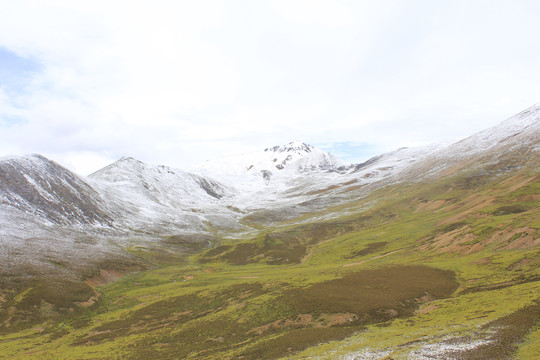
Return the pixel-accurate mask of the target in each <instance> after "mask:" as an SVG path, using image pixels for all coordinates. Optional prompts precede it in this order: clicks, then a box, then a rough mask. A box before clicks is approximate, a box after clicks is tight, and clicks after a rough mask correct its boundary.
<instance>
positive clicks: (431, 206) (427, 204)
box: [415, 200, 448, 212]
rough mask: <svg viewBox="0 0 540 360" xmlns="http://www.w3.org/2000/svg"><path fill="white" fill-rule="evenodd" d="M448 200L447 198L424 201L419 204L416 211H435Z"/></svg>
mask: <svg viewBox="0 0 540 360" xmlns="http://www.w3.org/2000/svg"><path fill="white" fill-rule="evenodd" d="M447 203H448V202H447V201H446V200H431V201H424V202H421V203H420V204H418V206H417V207H416V211H415V212H421V211H435V210H438V209H440V208H441V207H443V206H444V205H446V204H447Z"/></svg>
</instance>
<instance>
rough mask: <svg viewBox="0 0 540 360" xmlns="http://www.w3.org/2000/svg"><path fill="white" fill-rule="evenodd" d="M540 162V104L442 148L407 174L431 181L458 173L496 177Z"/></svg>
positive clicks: (412, 167)
mask: <svg viewBox="0 0 540 360" xmlns="http://www.w3.org/2000/svg"><path fill="white" fill-rule="evenodd" d="M539 162H540V104H536V105H533V106H531V107H530V108H528V109H526V110H524V111H522V112H520V113H519V114H517V115H515V116H512V117H511V118H509V119H507V120H504V121H502V122H501V123H499V124H497V125H496V126H493V127H491V128H489V129H486V130H484V131H481V132H479V133H476V134H474V135H472V136H469V137H467V138H465V139H463V140H461V141H458V142H455V143H453V144H450V145H448V146H446V147H442V148H441V149H439V150H438V151H435V152H433V153H432V154H430V156H428V157H426V158H425V159H424V160H423V161H422V162H418V163H417V164H415V165H414V166H411V167H409V168H408V169H407V171H406V174H405V175H406V176H408V177H416V178H418V179H424V178H425V179H429V177H431V176H446V175H451V174H452V173H456V172H458V171H476V172H478V173H479V174H484V175H485V176H487V175H490V174H491V175H493V174H497V173H501V172H507V171H510V170H512V169H516V168H520V167H524V166H529V167H531V168H534V167H535V166H537V165H538V163H539Z"/></svg>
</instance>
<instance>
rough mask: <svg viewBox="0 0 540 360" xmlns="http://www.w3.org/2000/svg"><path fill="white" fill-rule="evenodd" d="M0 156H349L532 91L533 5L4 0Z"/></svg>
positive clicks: (412, 142)
mask: <svg viewBox="0 0 540 360" xmlns="http://www.w3.org/2000/svg"><path fill="white" fill-rule="evenodd" d="M0 5H1V9H2V10H1V12H0V156H4V155H21V154H27V153H40V154H43V155H45V156H47V157H49V158H51V159H53V160H56V161H58V162H60V163H61V164H63V165H65V166H67V167H69V168H71V169H73V170H75V171H76V172H78V173H79V174H82V175H86V174H89V173H91V172H92V171H94V170H97V169H99V168H101V167H103V166H105V165H107V164H109V163H110V162H112V161H114V160H117V159H118V158H120V157H122V156H124V155H128V156H133V157H135V158H137V159H140V160H142V161H145V162H148V163H151V164H166V165H171V166H174V167H179V168H183V169H189V168H190V167H193V166H195V165H197V164H198V163H201V162H203V161H205V160H207V159H210V158H214V157H217V156H222V155H227V154H236V153H243V152H250V151H255V150H259V149H263V148H265V147H269V146H273V145H280V144H284V143H287V142H289V141H292V140H301V141H304V142H306V143H309V144H312V145H315V146H319V147H321V148H323V149H325V150H328V151H331V152H333V153H335V154H337V155H339V156H340V157H342V158H344V159H346V160H349V161H353V162H356V161H362V160H365V159H367V158H369V157H371V156H373V155H376V154H379V153H382V152H385V151H390V150H393V149H396V148H399V147H402V146H417V145H422V144H428V143H432V142H438V141H441V140H444V139H449V138H456V139H457V138H462V137H465V136H468V135H471V134H473V133H474V132H476V131H479V130H482V129H484V128H487V127H490V126H493V125H495V124H497V123H498V122H500V121H502V120H504V119H506V118H508V117H510V116H512V115H514V114H515V113H517V112H520V111H521V110H523V109H525V108H527V107H529V106H531V105H533V104H535V103H537V102H540V63H539V60H540V36H539V34H540V21H539V20H538V14H540V1H535V0H532V1H517V0H508V1H497V0H489V1H488V0H486V1H481V0H478V1H475V0H467V1H459V0H448V1H444V0H442V1H433V0H426V1H408V0H407V1H405V0H403V1H392V0H374V1H361V0H356V1H336V0H333V1H317V0H306V1H294V0H286V1H200V0H197V1H156V0H153V1H134V0H131V1H113V0H107V1H96V0H93V1H72V0H68V1H51V0H49V1H22V0H17V1H11V0H0Z"/></svg>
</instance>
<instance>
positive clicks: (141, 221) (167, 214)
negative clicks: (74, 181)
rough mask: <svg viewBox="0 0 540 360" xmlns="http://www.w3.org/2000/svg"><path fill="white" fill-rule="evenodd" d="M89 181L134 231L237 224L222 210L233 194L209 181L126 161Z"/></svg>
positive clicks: (197, 229)
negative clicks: (213, 223) (211, 220)
mask: <svg viewBox="0 0 540 360" xmlns="http://www.w3.org/2000/svg"><path fill="white" fill-rule="evenodd" d="M88 181H89V183H90V184H92V186H93V187H94V188H95V189H98V191H99V192H100V193H101V194H103V195H104V197H105V198H107V201H108V206H109V207H110V209H111V211H112V212H113V213H114V214H115V215H116V218H117V219H118V221H119V222H120V223H122V224H123V225H124V226H127V227H128V228H131V229H137V230H141V231H147V232H148V231H164V230H165V229H168V230H169V231H172V230H173V229H189V230H191V231H195V230H196V231H201V230H204V228H205V227H206V226H205V223H206V222H208V221H209V219H210V218H212V219H214V221H216V222H219V223H220V224H221V225H222V226H227V227H228V226H234V225H235V220H234V216H233V215H235V214H234V213H232V212H231V211H230V210H229V209H227V208H226V207H225V206H223V205H222V203H223V201H222V199H223V198H226V197H230V196H232V194H233V192H232V190H231V189H229V188H227V187H225V186H223V185H221V184H220V183H218V182H216V181H214V180H212V179H209V178H205V177H202V176H198V175H194V174H190V173H187V172H185V171H182V170H178V169H173V168H169V167H167V166H163V165H160V166H153V165H148V164H145V163H143V162H141V161H139V160H136V159H133V158H130V157H124V158H122V159H120V160H118V161H116V162H115V163H113V164H111V165H109V166H107V167H105V168H103V169H101V170H99V171H97V172H95V173H93V174H91V175H90V176H89V180H88Z"/></svg>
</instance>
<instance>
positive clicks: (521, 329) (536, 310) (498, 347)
mask: <svg viewBox="0 0 540 360" xmlns="http://www.w3.org/2000/svg"><path fill="white" fill-rule="evenodd" d="M539 325H540V301H537V302H536V303H535V304H534V305H530V306H527V307H524V308H522V309H520V310H518V311H516V312H514V313H512V314H510V315H508V316H505V317H503V318H501V319H499V320H496V321H494V322H491V323H489V324H486V325H485V326H484V329H491V330H493V331H494V335H493V336H492V337H491V339H490V340H491V341H490V342H489V343H486V344H482V345H480V346H478V347H476V348H474V349H471V350H468V351H463V352H456V353H454V354H448V355H454V356H456V358H458V359H462V360H492V359H513V358H514V353H515V352H516V351H517V350H518V347H519V345H520V344H521V343H522V342H523V339H524V338H525V337H526V336H527V334H528V333H529V332H530V331H531V329H533V328H535V327H537V326H539Z"/></svg>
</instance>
